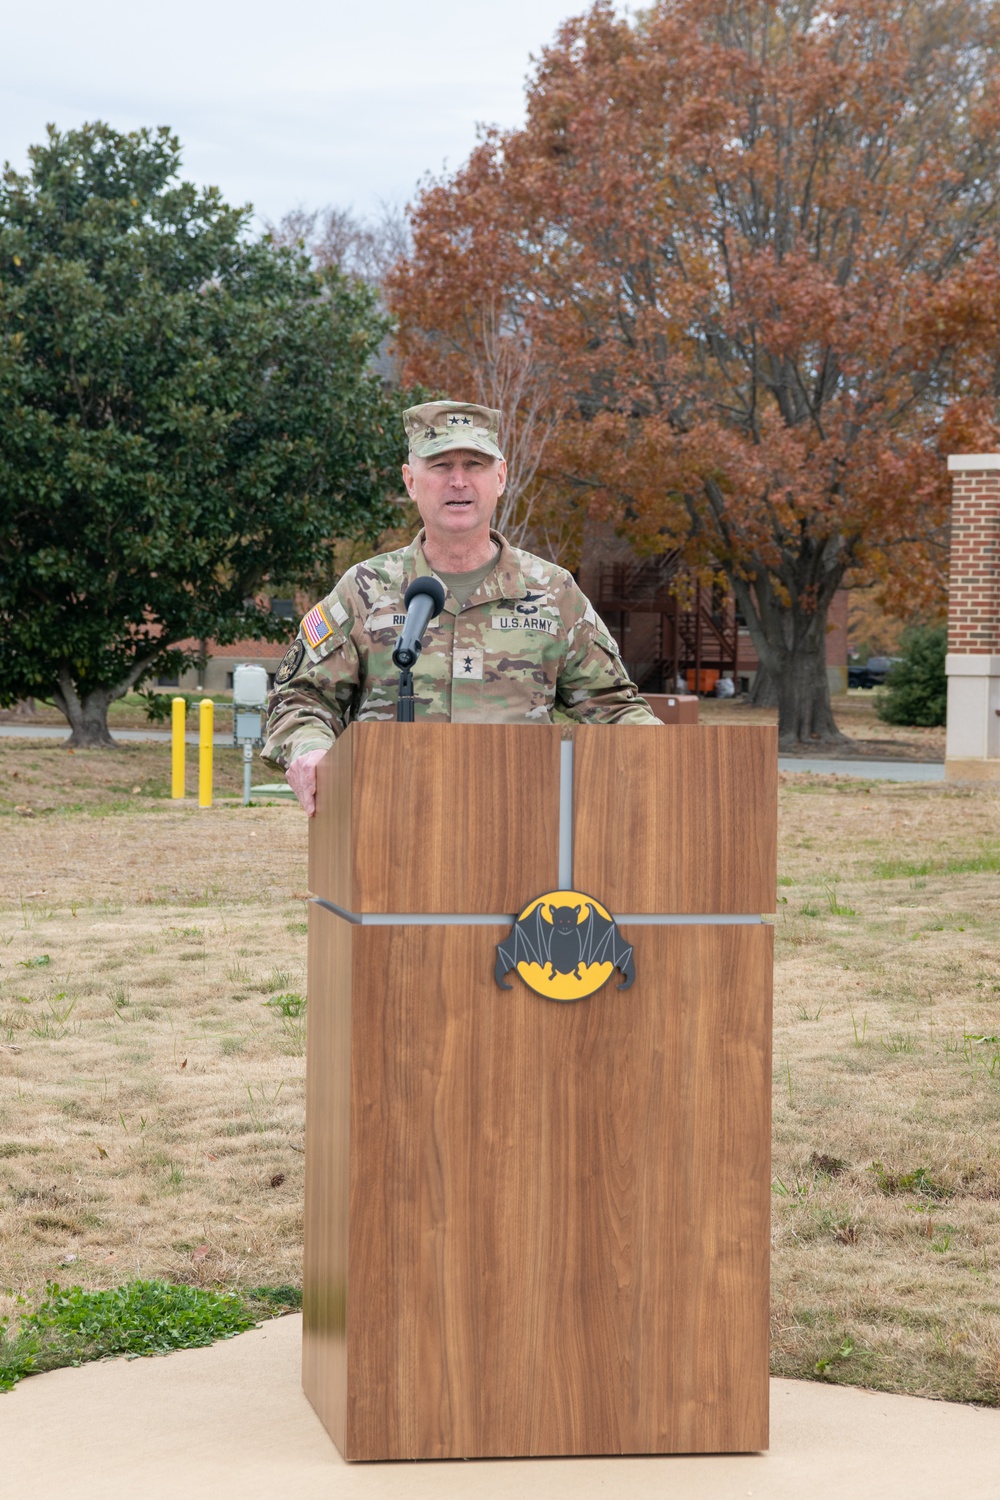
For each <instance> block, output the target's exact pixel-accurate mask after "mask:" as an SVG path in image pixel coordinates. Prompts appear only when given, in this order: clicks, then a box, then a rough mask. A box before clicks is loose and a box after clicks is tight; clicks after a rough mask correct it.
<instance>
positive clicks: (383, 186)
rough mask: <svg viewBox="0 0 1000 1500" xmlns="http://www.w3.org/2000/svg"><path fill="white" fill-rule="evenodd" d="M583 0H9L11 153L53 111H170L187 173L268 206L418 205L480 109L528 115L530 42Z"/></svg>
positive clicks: (74, 117)
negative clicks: (152, 0)
mask: <svg viewBox="0 0 1000 1500" xmlns="http://www.w3.org/2000/svg"><path fill="white" fill-rule="evenodd" d="M585 8H587V7H586V5H585V4H584V3H583V0H502V3H499V4H498V3H495V0H492V3H486V0H448V3H443V0H420V3H416V4H405V3H403V0H353V3H352V4H347V3H345V0H333V3H332V4H326V5H323V4H320V3H319V0H298V3H285V4H282V3H280V0H266V3H265V0H239V3H233V0H173V3H170V4H165V5H155V6H154V5H149V4H143V3H142V0H139V3H137V0H89V3H88V4H86V5H81V4H80V3H79V0H72V3H70V0H44V3H43V4H41V5H38V6H30V5H21V6H14V5H12V4H11V5H7V6H5V7H4V12H5V14H4V19H3V34H4V36H3V52H4V56H5V57H6V65H5V67H4V75H5V76H4V80H3V90H2V92H0V159H3V160H8V161H10V162H11V163H12V164H13V165H14V166H16V167H17V168H19V169H23V168H24V166H25V165H26V162H27V158H26V151H27V148H28V146H29V145H31V144H32V143H33V142H35V141H38V140H40V139H42V138H43V135H44V131H45V126H46V124H48V123H49V122H50V121H53V122H54V123H55V124H57V125H58V126H59V127H60V129H69V128H71V127H72V126H75V125H79V124H81V123H82V122H83V121H84V120H94V119H103V120H106V121H108V122H109V123H110V124H111V125H113V126H115V127H116V128H117V129H121V130H131V129H134V128H136V127H137V126H140V125H162V124H166V125H170V126H171V127H172V128H173V129H174V130H175V131H176V132H177V134H178V135H179V136H180V139H181V143H182V146H183V149H184V175H185V177H188V178H191V179H193V180H194V181H196V182H200V183H204V184H208V183H212V184H216V185H217V186H219V187H220V188H221V189H222V191H223V194H224V196H225V197H226V198H227V199H229V201H230V202H234V203H243V202H248V201H249V202H252V203H253V204H254V206H255V208H256V209H257V211H258V214H260V215H261V216H263V217H267V218H279V217H280V216H281V214H282V213H284V212H285V210H286V209H288V208H294V207H297V206H299V205H302V206H304V207H307V208H316V207H321V206H323V205H325V204H327V203H333V204H337V205H339V206H341V207H352V206H353V208H354V209H355V210H356V211H358V212H359V213H369V212H371V211H372V210H374V209H376V207H377V205H378V203H379V201H380V200H385V201H388V202H392V203H400V204H401V203H403V202H405V201H406V200H407V199H408V198H409V197H410V196H411V195H412V193H413V190H414V187H415V185H416V183H417V181H418V180H419V179H420V178H421V177H422V176H423V174H424V173H425V172H428V171H430V172H433V173H438V172H440V171H441V169H442V167H443V166H444V165H445V164H447V165H448V166H449V167H451V168H454V167H457V166H458V165H460V163H461V162H462V161H463V160H464V159H465V157H466V156H467V154H468V152H469V150H470V149H471V147H472V146H473V145H474V144H475V138H476V123H477V122H479V121H485V122H487V123H491V124H492V123H495V124H500V125H503V126H510V125H516V124H518V123H519V122H520V120H521V118H522V116H523V84H524V79H525V76H526V75H527V73H528V71H529V67H530V62H529V59H530V56H531V54H533V53H534V54H536V55H537V53H538V52H539V51H540V49H541V48H542V47H543V46H544V45H545V44H546V43H547V42H548V41H550V40H551V39H552V37H553V36H554V34H555V30H556V27H557V26H558V24H559V22H560V21H562V20H563V19H565V17H566V16H568V15H573V14H578V13H579V12H580V11H582V10H584V9H585Z"/></svg>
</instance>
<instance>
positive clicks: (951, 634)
mask: <svg viewBox="0 0 1000 1500" xmlns="http://www.w3.org/2000/svg"><path fill="white" fill-rule="evenodd" d="M948 470H949V472H950V474H951V476H952V481H951V487H952V503H951V552H950V563H949V584H948V655H947V658H946V670H947V673H948V729H947V741H946V748H945V768H946V775H947V776H948V777H949V779H953V778H954V779H960V780H968V779H976V780H1000V453H963V454H958V455H955V456H953V457H951V458H949V460H948Z"/></svg>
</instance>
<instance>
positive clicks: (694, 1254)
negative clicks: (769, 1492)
mask: <svg viewBox="0 0 1000 1500" xmlns="http://www.w3.org/2000/svg"><path fill="white" fill-rule="evenodd" d="M776 788H777V745H776V732H775V731H774V730H771V729H766V728H757V727H753V728H743V727H722V726H717V727H712V726H695V725H691V726H683V725H682V726H676V727H665V728H662V729H661V728H655V727H649V726H638V725H637V726H622V727H613V726H592V727H591V726H587V727H579V728H575V729H573V730H572V731H569V730H566V729H562V728H560V727H559V726H557V725H537V726H523V727H522V726H519V725H518V726H510V725H457V724H456V725H452V724H419V723H417V724H394V723H377V722H363V723H358V724H354V725H352V726H351V728H350V729H349V730H348V731H347V733H346V734H344V735H343V736H342V738H341V739H340V740H339V741H338V742H337V744H336V746H335V747H334V749H333V750H332V752H331V753H330V755H329V756H327V757H326V759H325V760H324V761H323V762H322V764H321V768H320V785H319V793H318V811H317V815H316V818H315V820H314V821H313V823H312V825H311V828H310V846H309V879H310V888H311V891H312V894H313V897H314V898H315V899H314V901H313V902H312V903H311V905H310V915H309V1009H308V1017H309V1028H308V1059H307V1088H306V1094H307V1102H306V1218H305V1267H304V1291H303V1304H304V1313H305V1318H304V1353H303V1384H304V1386H305V1390H306V1393H307V1395H308V1397H309V1399H310V1401H311V1402H312V1403H313V1405H314V1407H315V1408H316V1410H317V1412H318V1413H319V1415H320V1417H321V1419H322V1421H323V1422H324V1424H325V1425H326V1427H327V1429H328V1430H329V1432H330V1434H331V1436H332V1438H333V1439H334V1441H335V1443H336V1444H337V1447H338V1448H339V1449H340V1451H341V1453H342V1454H343V1455H344V1457H345V1458H347V1459H404V1458H425V1459H441V1458H473V1457H511V1456H517V1455H520V1456H526V1455H543V1454H563V1455H566V1454H624V1453H646V1454H651V1453H717V1452H744V1451H751V1450H758V1449H762V1448H765V1447H766V1446H767V1431H768V1249H769V1201H770V1170H769V1168H770V1082H771V1058H770V1039H771V964H772V938H773V930H772V928H771V927H770V926H768V925H767V924H764V923H762V922H761V920H760V914H761V913H762V912H770V911H773V909H774V904H775V873H776V872H775V862H776V819H775V808H776ZM566 889H571V890H574V891H579V892H583V893H586V894H587V895H588V896H591V897H594V898H596V899H597V901H599V902H601V903H603V905H604V906H605V907H607V908H608V909H609V910H610V912H611V914H612V915H613V916H614V917H615V918H616V919H618V923H619V928H620V931H621V934H622V936H623V937H624V938H625V939H626V941H627V942H628V943H630V944H632V946H633V949H634V964H635V975H636V977H635V982H634V984H633V985H632V987H631V988H628V989H624V990H621V989H619V988H618V985H619V981H620V979H621V975H620V974H619V973H618V972H617V971H616V972H615V974H614V975H613V976H612V978H611V980H610V982H609V983H608V984H606V985H605V986H604V988H603V989H600V990H598V991H597V992H596V993H595V994H593V995H591V996H590V997H589V998H586V999H583V1000H579V1001H575V1002H565V1003H559V1002H555V1001H552V1000H547V999H543V998H541V997H540V996H539V995H538V994H536V993H534V992H533V991H532V990H530V989H529V988H528V987H527V985H526V984H525V983H524V982H523V980H522V979H521V978H520V977H519V976H518V973H517V972H511V973H510V974H509V975H508V976H507V982H508V983H509V984H510V986H511V988H510V989H508V990H505V989H502V988H500V986H499V985H498V983H497V982H496V981H495V978H494V962H495V958H496V947H497V944H498V943H500V942H501V941H503V940H504V939H505V938H506V937H507V936H508V934H509V933H510V931H511V926H512V923H513V921H514V917H515V914H517V913H519V912H521V911H522V909H523V908H525V907H526V906H527V905H528V904H529V902H531V901H532V899H533V898H535V897H536V896H539V895H541V894H542V893H545V892H552V891H559V890H566Z"/></svg>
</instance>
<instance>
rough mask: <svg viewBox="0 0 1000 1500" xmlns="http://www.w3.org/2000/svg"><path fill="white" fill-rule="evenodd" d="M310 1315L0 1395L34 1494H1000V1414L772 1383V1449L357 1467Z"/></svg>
mask: <svg viewBox="0 0 1000 1500" xmlns="http://www.w3.org/2000/svg"><path fill="white" fill-rule="evenodd" d="M301 1323H302V1320H301V1318H300V1317H288V1318H279V1319H278V1320H277V1321H276V1322H273V1323H267V1324H265V1325H264V1327H263V1328H260V1329H258V1330H256V1331H255V1332H253V1333H245V1334H243V1335H241V1337H239V1338H235V1339H230V1340H229V1341H228V1342H226V1343H221V1344H215V1345H213V1347H212V1348H210V1349H192V1350H186V1351H184V1352H182V1353H180V1354H170V1355H168V1356H166V1357H165V1358H160V1359H137V1360H134V1361H128V1360H123V1359H115V1360H108V1361H104V1362H101V1363H99V1364H93V1365H85V1366H83V1368H81V1369H78V1370H54V1371H53V1372H52V1373H51V1374H49V1375H33V1376H31V1377H30V1378H29V1379H27V1380H24V1381H22V1382H21V1384H20V1385H19V1386H18V1387H17V1388H16V1389H15V1390H14V1391H12V1392H11V1393H10V1395H6V1396H0V1453H2V1454H3V1459H2V1469H0V1473H2V1476H3V1478H2V1483H0V1490H2V1493H3V1495H4V1496H5V1497H6V1496H8V1495H9V1496H11V1497H14V1496H18V1497H22V1496H23V1497H24V1500H177V1497H178V1496H183V1497H184V1500H525V1497H528V1500H536V1497H537V1500H591V1497H593V1500H598V1497H600V1500H625V1497H627V1500H662V1497H664V1496H669V1497H670V1500H743V1496H745V1495H751V1496H755V1497H757V1500H844V1496H856V1497H858V1500H957V1497H961V1500H996V1497H997V1495H998V1493H1000V1487H998V1478H997V1455H998V1454H1000V1411H981V1410H976V1409H975V1408H974V1407H971V1406H958V1405H952V1404H950V1403H948V1402H945V1401H921V1400H918V1399H916V1398H915V1397H913V1396H885V1395H881V1394H876V1393H873V1392H869V1391H860V1390H851V1389H850V1388H846V1387H836V1386H823V1385H820V1384H819V1383H817V1382H810V1381H798V1380H772V1381H771V1450H770V1452H769V1453H752V1454H744V1455H735V1456H734V1455H727V1454H718V1455H705V1456H702V1457H684V1456H679V1457H671V1458H649V1457H645V1458H644V1457H638V1458H561V1459H560V1458H540V1459H526V1458H511V1459H504V1460H502V1461H490V1460H478V1461H473V1462H468V1463H461V1462H452V1463H361V1464H345V1463H344V1461H343V1459H342V1458H341V1457H340V1455H339V1453H338V1452H337V1450H336V1448H335V1447H334V1446H333V1443H332V1442H331V1441H330V1439H329V1438H328V1437H327V1435H326V1432H325V1431H324V1429H323V1428H322V1427H321V1426H320V1423H319V1419H318V1418H317V1416H316V1414H315V1412H314V1411H313V1410H312V1407H311V1406H310V1405H309V1403H308V1401H307V1400H306V1398H305V1396H304V1395H303V1394H302V1387H301V1384H300V1378H301Z"/></svg>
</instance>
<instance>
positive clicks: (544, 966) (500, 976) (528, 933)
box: [493, 891, 635, 1000]
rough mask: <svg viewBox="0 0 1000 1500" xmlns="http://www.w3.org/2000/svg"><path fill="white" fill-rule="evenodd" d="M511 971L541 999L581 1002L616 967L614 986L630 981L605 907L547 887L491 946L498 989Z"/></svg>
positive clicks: (626, 958)
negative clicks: (618, 979)
mask: <svg viewBox="0 0 1000 1500" xmlns="http://www.w3.org/2000/svg"><path fill="white" fill-rule="evenodd" d="M511 969H516V970H517V972H518V973H519V974H520V976H521V978H522V979H523V980H524V982H525V984H526V985H527V986H528V988H529V989H531V990H534V991H535V994H536V995H543V996H544V997H545V999H546V1000H583V999H585V998H586V997H587V996H588V995H592V994H594V992H595V991H596V990H599V989H600V988H601V986H602V985H604V984H607V982H608V980H609V979H610V978H611V976H612V974H613V973H614V971H615V969H619V970H620V971H621V976H622V979H621V983H620V984H619V986H618V988H619V989H620V990H627V989H628V987H629V985H630V984H631V983H632V981H633V980H634V979H635V965H634V964H633V962H632V949H631V946H630V945H629V944H628V943H626V941H625V939H624V938H623V937H622V935H621V933H620V932H619V931H618V928H617V927H616V925H615V920H614V918H613V917H612V915H611V913H610V912H609V911H608V910H607V908H606V907H604V906H602V905H601V903H600V902H599V901H595V900H594V898H593V896H586V895H584V894H583V893H582V892H581V891H549V892H547V893H546V895H544V896H536V897H535V899H534V901H529V902H528V905H527V906H526V907H525V908H524V910H523V911H522V912H521V914H520V916H519V917H518V919H517V921H516V922H515V923H514V926H513V927H512V928H511V931H510V934H509V936H508V937H506V938H504V940H503V942H502V943H498V944H497V961H496V967H495V968H494V970H493V977H494V978H495V979H496V982H497V984H498V985H499V986H500V988H501V989H502V990H509V989H510V988H511V986H510V985H509V984H508V983H507V981H506V976H507V975H508V974H509V973H510V971H511Z"/></svg>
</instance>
